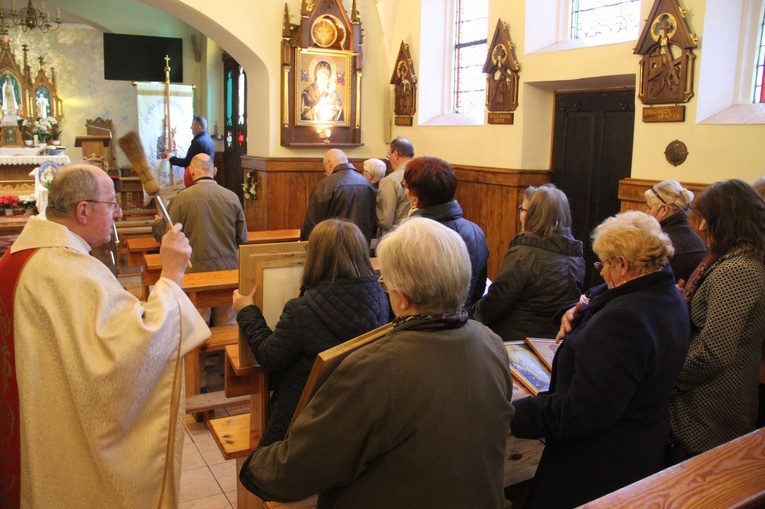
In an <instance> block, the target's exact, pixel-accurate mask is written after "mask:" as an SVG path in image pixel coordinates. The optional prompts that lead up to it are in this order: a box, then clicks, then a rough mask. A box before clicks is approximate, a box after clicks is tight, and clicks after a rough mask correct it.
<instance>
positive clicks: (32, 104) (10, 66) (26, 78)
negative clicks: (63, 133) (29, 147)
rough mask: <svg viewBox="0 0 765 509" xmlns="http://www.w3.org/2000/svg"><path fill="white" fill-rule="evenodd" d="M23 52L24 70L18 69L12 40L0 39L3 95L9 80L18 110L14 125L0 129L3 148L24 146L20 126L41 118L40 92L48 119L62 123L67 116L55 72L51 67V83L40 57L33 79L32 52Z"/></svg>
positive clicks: (10, 124) (9, 123)
mask: <svg viewBox="0 0 765 509" xmlns="http://www.w3.org/2000/svg"><path fill="white" fill-rule="evenodd" d="M22 50H23V66H22V65H19V62H18V60H17V59H16V54H15V52H14V50H13V48H12V47H11V41H10V39H9V38H0V94H3V92H4V89H3V84H4V83H5V80H6V78H7V79H8V80H9V81H8V82H9V83H11V86H12V87H13V90H14V96H15V101H16V106H17V109H16V119H14V120H15V122H14V123H11V122H5V123H4V125H2V126H0V146H19V145H22V143H23V141H22V139H21V137H22V134H21V122H22V121H23V120H27V122H28V123H31V122H33V121H34V120H36V119H37V118H39V117H38V116H37V112H36V106H37V105H36V96H37V93H38V92H39V93H41V94H43V95H44V96H45V98H46V99H47V101H48V112H47V113H48V115H47V116H50V117H55V118H56V120H58V121H59V122H60V121H61V119H62V118H63V116H64V109H63V102H62V100H61V99H60V98H59V97H58V91H57V87H56V71H55V69H54V68H52V67H51V70H50V71H51V78H50V79H49V78H48V75H47V73H46V72H45V68H44V62H45V60H44V57H42V56H40V57H39V58H38V60H39V62H40V68H39V69H38V70H37V74H36V76H35V77H34V79H33V78H32V71H31V69H30V67H29V48H28V46H27V45H26V44H24V45H22ZM14 82H15V83H14ZM0 97H1V98H0V101H5V98H4V97H2V96H0ZM0 104H2V102H0ZM0 116H2V115H0Z"/></svg>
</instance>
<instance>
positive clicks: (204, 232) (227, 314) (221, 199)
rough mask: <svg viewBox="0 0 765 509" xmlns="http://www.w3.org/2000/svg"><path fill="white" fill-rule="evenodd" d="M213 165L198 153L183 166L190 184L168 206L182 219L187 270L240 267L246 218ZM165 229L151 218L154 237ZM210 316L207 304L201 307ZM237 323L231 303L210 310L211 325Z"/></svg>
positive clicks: (202, 311) (171, 214) (204, 313)
mask: <svg viewBox="0 0 765 509" xmlns="http://www.w3.org/2000/svg"><path fill="white" fill-rule="evenodd" d="M215 173H216V169H215V166H214V164H213V160H212V158H211V157H210V156H209V155H207V154H197V155H195V156H194V157H193V159H192V160H191V164H190V165H189V166H188V168H186V176H185V177H184V180H185V181H189V182H191V185H190V186H189V187H187V188H186V189H184V190H183V191H181V192H180V193H178V195H177V196H175V198H173V199H172V201H171V202H170V205H169V207H168V212H169V213H170V217H171V218H172V219H173V221H174V222H178V223H183V232H184V233H185V234H186V236H187V237H188V238H189V243H190V244H191V249H192V251H191V263H192V268H190V269H189V270H188V272H210V271H216V270H231V269H236V268H239V246H240V245H241V244H245V243H246V242H247V221H246V219H245V217H244V210H243V209H242V204H241V203H240V202H239V197H238V196H237V195H236V194H234V193H233V192H232V191H229V190H228V189H226V188H225V187H221V186H219V185H218V183H217V182H215V179H214V178H213V177H214V176H215ZM166 229H167V226H166V223H165V221H164V220H162V219H158V220H156V221H155V222H154V227H153V229H152V231H153V233H154V237H155V238H156V239H158V240H159V239H160V238H161V237H162V235H164V233H165V231H166ZM200 312H201V313H202V315H203V316H204V317H205V318H206V319H209V315H210V311H209V308H203V309H200ZM230 323H236V314H235V313H234V310H233V308H232V307H231V306H221V307H216V308H215V309H213V311H212V325H216V326H217V325H227V324H230Z"/></svg>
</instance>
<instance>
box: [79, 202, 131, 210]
mask: <svg viewBox="0 0 765 509" xmlns="http://www.w3.org/2000/svg"><path fill="white" fill-rule="evenodd" d="M82 201H86V202H88V203H103V204H104V205H109V206H110V207H111V209H112V210H113V211H115V212H116V211H118V210H120V209H122V206H121V205H120V204H119V202H116V201H99V200H82Z"/></svg>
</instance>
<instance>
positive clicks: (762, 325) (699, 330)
mask: <svg viewBox="0 0 765 509" xmlns="http://www.w3.org/2000/svg"><path fill="white" fill-rule="evenodd" d="M693 208H694V210H696V212H697V213H698V214H699V215H700V216H701V218H702V221H701V225H700V227H699V229H700V230H701V231H705V232H706V236H707V239H708V242H709V255H708V256H707V258H705V259H704V261H703V262H702V263H701V264H700V265H699V267H698V269H697V270H696V271H694V273H693V274H692V275H691V277H690V278H689V279H688V282H687V283H686V284H685V289H684V292H685V300H686V301H687V302H688V305H689V309H690V317H691V343H690V348H689V349H688V356H687V357H686V359H685V364H684V365H683V369H682V371H681V372H680V376H678V378H677V382H676V383H675V389H674V391H673V395H672V404H671V406H670V420H671V425H672V433H671V436H670V445H671V450H672V452H673V455H672V457H671V458H670V459H671V460H674V461H679V460H682V459H684V457H687V456H693V455H696V454H700V453H702V452H705V451H708V450H709V449H712V448H714V447H717V446H718V445H722V444H723V443H725V442H728V441H730V440H733V439H734V438H738V437H740V436H742V435H745V434H746V433H749V432H750V431H754V430H755V426H756V422H757V407H758V401H757V380H758V378H757V377H758V371H759V367H760V362H761V352H762V350H761V348H762V342H763V338H765V203H763V201H762V200H761V199H760V197H759V196H758V195H757V193H755V191H754V190H753V189H752V188H751V187H750V186H749V184H747V183H746V182H744V181H742V180H728V181H725V182H717V183H715V184H712V185H710V186H709V187H708V188H707V189H706V190H705V191H704V193H703V194H702V195H701V196H700V197H699V198H698V200H696V203H694V204H693Z"/></svg>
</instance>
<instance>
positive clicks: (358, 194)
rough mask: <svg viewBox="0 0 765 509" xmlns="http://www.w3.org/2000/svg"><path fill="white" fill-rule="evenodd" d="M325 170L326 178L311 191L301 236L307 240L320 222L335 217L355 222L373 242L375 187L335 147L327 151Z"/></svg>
mask: <svg viewBox="0 0 765 509" xmlns="http://www.w3.org/2000/svg"><path fill="white" fill-rule="evenodd" d="M324 173H325V174H326V175H327V178H325V179H324V180H322V181H321V182H319V183H318V184H317V185H316V187H314V189H313V192H312V193H311V199H310V201H309V202H308V210H306V212H305V220H304V221H303V227H302V228H300V240H308V236H309V235H310V234H311V231H313V228H314V226H316V225H317V224H319V223H320V222H322V221H324V220H325V219H329V218H333V217H336V218H340V219H347V220H349V221H350V222H352V223H354V224H355V225H356V226H358V227H359V229H360V230H361V233H363V234H364V237H365V238H366V239H367V242H371V240H372V237H374V233H375V203H376V197H377V192H376V191H375V188H374V187H373V186H372V184H371V183H370V182H369V180H367V179H366V177H364V176H363V175H362V174H361V173H359V172H358V171H356V168H354V167H353V165H352V164H350V163H349V162H348V157H347V156H346V155H345V153H344V152H343V151H342V150H339V149H336V148H333V149H332V150H329V151H328V152H327V153H326V154H324Z"/></svg>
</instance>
